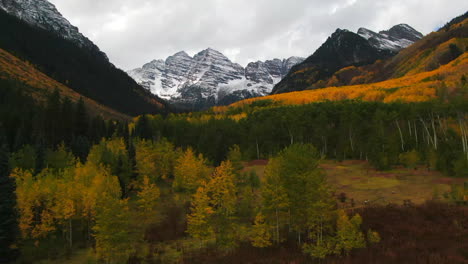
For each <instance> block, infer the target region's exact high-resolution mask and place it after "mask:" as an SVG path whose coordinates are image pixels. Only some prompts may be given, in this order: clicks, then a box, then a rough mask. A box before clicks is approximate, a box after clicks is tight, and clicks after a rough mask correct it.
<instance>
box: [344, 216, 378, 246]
mask: <svg viewBox="0 0 468 264" xmlns="http://www.w3.org/2000/svg"><path fill="white" fill-rule="evenodd" d="M361 224H362V218H361V216H360V215H359V214H356V215H354V216H353V217H352V218H351V219H349V217H348V215H347V214H346V212H344V211H343V210H340V211H338V220H337V223H336V225H337V231H336V248H335V253H337V254H342V253H343V252H344V253H345V254H349V252H350V251H351V250H352V249H355V248H365V247H366V240H365V238H364V234H363V233H362V231H361ZM371 232H372V231H371ZM374 237H375V234H372V241H375V240H374Z"/></svg>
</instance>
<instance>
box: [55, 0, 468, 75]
mask: <svg viewBox="0 0 468 264" xmlns="http://www.w3.org/2000/svg"><path fill="white" fill-rule="evenodd" d="M50 2H52V3H54V4H55V5H56V6H57V8H58V10H59V11H60V12H61V13H62V14H63V15H64V16H65V17H66V18H67V19H68V20H69V21H70V22H71V23H72V24H74V25H75V26H77V27H79V29H80V31H81V32H82V33H83V34H84V35H86V36H87V37H88V38H90V39H91V40H92V41H93V42H94V43H96V44H97V45H98V46H99V47H100V48H101V50H103V51H104V52H106V53H107V55H108V56H109V58H110V60H111V61H112V62H113V63H114V64H116V65H117V66H118V67H121V68H122V69H125V70H128V69H132V68H136V67H141V65H143V64H144V63H146V62H148V61H150V60H152V59H165V58H167V57H168V56H170V55H172V54H174V53H176V52H178V51H181V50H185V51H186V52H187V53H189V54H190V55H193V54H194V53H196V52H198V51H200V50H203V49H205V48H207V47H211V48H214V49H217V50H219V51H221V52H223V53H224V54H225V55H226V56H228V57H229V58H230V59H231V60H232V61H235V62H237V63H239V64H241V65H243V66H245V65H246V64H247V63H248V62H250V61H256V60H265V59H272V58H286V57H290V56H303V57H307V56H309V55H311V54H312V53H313V52H314V51H315V50H316V49H317V48H318V47H319V46H320V45H321V44H322V43H323V42H324V41H325V40H326V38H327V37H328V36H329V35H330V34H331V33H333V32H334V31H335V29H336V28H342V29H343V28H344V29H349V30H352V31H357V29H358V28H359V27H366V28H368V29H371V30H374V31H380V30H384V29H389V28H390V27H391V26H393V25H396V24H399V23H407V24H409V25H411V26H413V27H414V28H415V29H417V30H419V31H421V32H422V33H424V34H427V33H429V32H431V31H433V30H435V29H437V28H438V27H440V26H442V25H444V24H445V23H446V22H448V21H449V20H450V19H452V18H454V17H456V16H458V15H461V14H463V13H464V12H465V11H467V10H468V1H466V0H199V1H195V0H50Z"/></svg>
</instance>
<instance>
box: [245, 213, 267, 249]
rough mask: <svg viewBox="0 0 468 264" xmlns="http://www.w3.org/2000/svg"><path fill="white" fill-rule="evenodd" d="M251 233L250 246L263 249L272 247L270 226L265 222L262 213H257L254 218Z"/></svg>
mask: <svg viewBox="0 0 468 264" xmlns="http://www.w3.org/2000/svg"><path fill="white" fill-rule="evenodd" d="M251 232H252V233H251V237H250V240H251V243H252V246H254V247H259V248H264V247H269V246H271V245H272V243H271V226H270V225H268V224H267V223H266V222H265V217H264V216H263V215H262V213H258V214H257V216H256V217H255V223H254V225H253V227H252V231H251Z"/></svg>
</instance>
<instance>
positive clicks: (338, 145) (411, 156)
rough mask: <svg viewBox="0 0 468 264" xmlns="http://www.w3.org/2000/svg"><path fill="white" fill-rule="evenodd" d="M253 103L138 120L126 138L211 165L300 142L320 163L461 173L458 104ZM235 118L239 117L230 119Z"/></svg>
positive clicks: (462, 127)
mask: <svg viewBox="0 0 468 264" xmlns="http://www.w3.org/2000/svg"><path fill="white" fill-rule="evenodd" d="M256 104H258V105H259V106H261V107H257V106H256V105H253V106H248V107H244V108H234V109H231V110H229V111H228V112H227V113H225V114H223V115H221V116H218V115H216V114H215V113H210V112H204V113H192V114H186V115H169V116H168V117H167V118H164V117H162V116H141V117H140V118H139V119H138V120H137V122H136V123H135V129H134V135H136V136H138V137H142V138H147V139H155V140H157V139H160V138H167V139H168V140H169V141H171V142H173V143H174V144H175V145H177V146H183V147H187V146H190V147H192V148H194V149H195V150H197V151H199V152H200V153H203V154H204V155H205V156H206V157H207V158H209V159H210V160H212V161H214V162H215V163H217V164H218V163H219V162H220V161H222V160H223V159H224V158H225V157H226V155H227V152H228V150H229V147H230V146H232V145H239V146H240V147H241V149H242V150H243V155H244V157H245V158H246V159H268V158H269V157H271V156H273V155H275V154H276V153H278V152H279V151H281V150H282V149H284V148H285V147H287V146H289V145H292V144H294V143H307V144H312V145H313V146H315V147H316V148H317V149H318V150H319V152H320V153H321V155H322V156H323V157H325V158H328V159H336V160H346V159H359V160H368V161H369V162H370V163H371V164H372V165H374V166H375V167H376V168H377V169H381V170H385V169H390V168H391V167H392V166H394V165H399V164H401V165H407V166H409V167H411V166H413V165H416V164H420V165H426V166H427V168H428V169H434V170H440V171H442V172H444V173H446V174H447V175H457V176H466V174H467V173H468V172H467V171H468V138H467V137H468V120H467V111H468V103H467V102H465V101H458V102H453V103H451V104H446V103H441V102H437V101H431V102H422V103H391V104H386V103H378V102H362V101H338V102H321V103H313V104H309V105H300V106H275V105H274V104H273V103H272V102H262V101H259V102H256ZM269 104H272V105H271V106H269ZM242 114H243V115H244V116H245V118H240V120H238V118H233V116H239V115H242ZM413 163H416V164H413Z"/></svg>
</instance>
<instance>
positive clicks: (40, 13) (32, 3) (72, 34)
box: [0, 0, 104, 55]
mask: <svg viewBox="0 0 468 264" xmlns="http://www.w3.org/2000/svg"><path fill="white" fill-rule="evenodd" d="M0 8H1V9H3V10H5V11H6V12H7V13H9V14H11V15H14V16H16V17H18V18H19V19H21V20H23V21H25V22H26V23H28V24H30V25H33V26H37V27H40V28H43V29H45V30H48V31H51V32H54V33H56V34H57V35H58V36H61V37H63V38H65V39H68V40H71V41H73V42H75V43H76V44H78V45H80V46H82V47H86V48H89V49H91V50H93V51H96V52H100V53H101V54H103V53H102V52H101V51H99V48H98V47H97V46H96V45H94V43H93V42H91V41H90V40H89V39H88V38H86V37H85V36H83V35H82V34H81V33H80V32H79V30H78V28H77V27H75V26H73V25H72V24H71V23H70V22H69V21H68V20H67V19H66V18H64V17H63V16H62V14H60V12H59V11H58V10H57V8H56V7H55V6H54V5H53V4H52V3H50V2H49V1H47V0H0ZM103 55H104V54H103Z"/></svg>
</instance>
